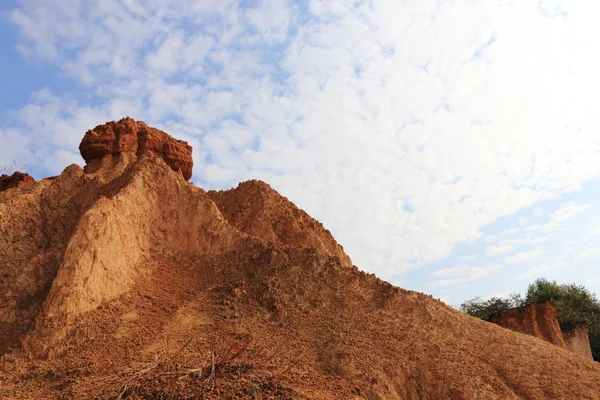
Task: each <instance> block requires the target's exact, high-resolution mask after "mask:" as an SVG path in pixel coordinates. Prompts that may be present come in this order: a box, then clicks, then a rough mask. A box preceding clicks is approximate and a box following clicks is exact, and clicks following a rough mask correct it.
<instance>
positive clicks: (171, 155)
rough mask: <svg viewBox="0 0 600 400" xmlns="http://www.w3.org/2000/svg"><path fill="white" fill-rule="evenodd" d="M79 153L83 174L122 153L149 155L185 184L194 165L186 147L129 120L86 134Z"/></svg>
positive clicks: (159, 131) (182, 142)
mask: <svg viewBox="0 0 600 400" xmlns="http://www.w3.org/2000/svg"><path fill="white" fill-rule="evenodd" d="M79 151H80V152H81V156H82V157H83V159H84V160H85V162H86V167H85V170H86V172H94V171H95V170H97V169H98V167H99V165H100V163H101V162H102V160H103V159H104V158H105V157H106V156H114V155H118V154H122V153H130V154H136V155H139V154H141V153H142V152H144V151H151V152H153V153H155V154H156V155H158V156H159V157H160V158H162V159H163V160H164V161H165V162H166V163H167V165H168V166H170V167H171V168H173V170H174V171H181V173H182V174H183V177H184V178H185V180H186V181H187V180H189V179H190V178H191V177H192V167H193V164H194V163H193V160H192V147H191V146H190V145H188V144H187V143H186V142H184V141H183V140H176V139H173V138H172V137H171V136H169V135H168V134H167V133H165V132H163V131H161V130H158V129H156V128H151V127H149V126H148V125H146V124H145V123H143V122H141V121H135V120H133V119H132V118H123V119H121V120H120V121H118V122H115V121H111V122H107V123H106V124H104V125H99V126H97V127H95V128H94V129H92V130H89V131H87V132H86V134H85V136H84V137H83V140H82V141H81V144H80V145H79Z"/></svg>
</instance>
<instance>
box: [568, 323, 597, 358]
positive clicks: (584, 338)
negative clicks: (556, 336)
mask: <svg viewBox="0 0 600 400" xmlns="http://www.w3.org/2000/svg"><path fill="white" fill-rule="evenodd" d="M563 337H564V339H565V345H566V346H567V350H569V351H571V352H573V353H575V354H579V355H580V356H583V357H585V358H589V359H590V360H592V359H593V356H592V348H591V347H590V337H589V332H588V329H587V328H585V327H575V328H571V329H564V330H563Z"/></svg>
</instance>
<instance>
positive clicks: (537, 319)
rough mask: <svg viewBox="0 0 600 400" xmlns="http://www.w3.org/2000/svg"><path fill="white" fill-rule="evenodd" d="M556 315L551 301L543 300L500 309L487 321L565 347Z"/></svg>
mask: <svg viewBox="0 0 600 400" xmlns="http://www.w3.org/2000/svg"><path fill="white" fill-rule="evenodd" d="M558 315H559V313H558V311H556V308H554V305H553V304H552V302H551V301H545V302H543V303H533V304H529V305H527V306H523V307H516V308H511V309H508V310H504V311H500V312H498V313H496V314H495V315H492V316H491V317H490V319H489V321H490V322H493V323H494V324H497V325H500V326H502V327H504V328H507V329H510V330H512V331H515V332H521V333H524V334H526V335H531V336H534V337H536V338H539V339H542V340H545V341H546V342H548V343H552V344H553V345H555V346H558V347H560V348H562V349H566V348H567V347H566V345H565V341H564V339H563V334H562V331H561V330H560V325H559V324H558V320H557V319H556V317H558Z"/></svg>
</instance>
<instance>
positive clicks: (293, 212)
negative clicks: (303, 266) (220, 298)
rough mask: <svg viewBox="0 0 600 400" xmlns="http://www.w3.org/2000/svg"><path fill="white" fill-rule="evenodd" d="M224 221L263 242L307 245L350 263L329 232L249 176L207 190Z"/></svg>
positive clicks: (269, 187) (267, 186) (265, 185)
mask: <svg viewBox="0 0 600 400" xmlns="http://www.w3.org/2000/svg"><path fill="white" fill-rule="evenodd" d="M208 195H209V197H210V198H211V199H212V200H213V201H214V202H215V204H216V205H217V207H219V210H220V211H221V212H222V213H223V216H224V217H225V218H226V219H227V221H228V222H229V223H230V224H231V225H233V226H234V227H236V228H237V229H239V230H240V231H242V232H244V233H246V234H248V235H250V236H255V237H259V238H261V239H264V240H266V241H267V242H273V243H279V244H283V245H286V246H308V247H314V248H315V249H317V250H319V251H322V252H323V253H324V254H327V255H330V256H334V257H338V258H339V259H340V260H341V261H342V264H344V265H346V266H349V267H350V266H352V262H351V261H350V257H348V256H347V255H346V253H344V249H343V247H342V246H340V245H339V244H338V243H337V242H336V241H335V239H334V238H333V236H332V235H331V232H329V231H328V230H327V229H325V228H324V227H323V225H322V224H321V223H320V222H319V221H317V220H315V219H313V218H312V217H311V216H310V215H308V214H307V213H305V212H304V211H302V210H301V209H299V208H298V207H296V205H295V204H294V203H292V202H291V201H289V200H288V199H287V198H286V197H283V196H282V195H280V194H279V193H277V192H276V191H275V190H273V189H272V188H271V186H269V185H268V184H266V183H264V182H262V181H258V180H252V181H247V182H242V183H240V184H239V185H238V186H237V187H236V188H234V189H230V190H222V191H214V190H211V191H209V192H208Z"/></svg>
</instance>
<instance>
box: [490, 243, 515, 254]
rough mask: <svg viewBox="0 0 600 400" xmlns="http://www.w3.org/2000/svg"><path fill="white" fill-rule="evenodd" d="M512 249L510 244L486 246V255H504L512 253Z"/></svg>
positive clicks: (512, 246)
mask: <svg viewBox="0 0 600 400" xmlns="http://www.w3.org/2000/svg"><path fill="white" fill-rule="evenodd" d="M514 248H515V246H514V244H512V243H503V244H497V245H494V246H488V248H487V249H488V253H490V254H504V253H508V252H510V251H512V250H513V249H514Z"/></svg>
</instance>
